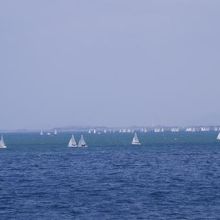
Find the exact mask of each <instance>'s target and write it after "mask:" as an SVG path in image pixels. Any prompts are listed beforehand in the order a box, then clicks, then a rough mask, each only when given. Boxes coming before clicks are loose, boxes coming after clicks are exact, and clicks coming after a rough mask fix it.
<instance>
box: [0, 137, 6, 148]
mask: <svg viewBox="0 0 220 220" xmlns="http://www.w3.org/2000/svg"><path fill="white" fill-rule="evenodd" d="M6 147H7V146H6V145H5V142H4V138H3V136H1V140H0V148H6Z"/></svg>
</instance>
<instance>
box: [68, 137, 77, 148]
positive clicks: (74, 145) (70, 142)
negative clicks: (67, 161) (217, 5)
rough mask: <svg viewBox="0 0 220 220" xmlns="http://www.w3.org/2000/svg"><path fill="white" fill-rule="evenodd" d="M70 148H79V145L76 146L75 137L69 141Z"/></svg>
mask: <svg viewBox="0 0 220 220" xmlns="http://www.w3.org/2000/svg"><path fill="white" fill-rule="evenodd" d="M68 147H77V144H76V141H75V138H74V135H72V137H71V138H70V141H69V144H68Z"/></svg>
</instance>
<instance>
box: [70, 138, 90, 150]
mask: <svg viewBox="0 0 220 220" xmlns="http://www.w3.org/2000/svg"><path fill="white" fill-rule="evenodd" d="M68 147H88V145H87V144H86V142H85V139H84V137H83V135H81V137H80V140H79V143H78V144H77V143H76V140H75V137H74V135H72V137H71V138H70V141H69V144H68Z"/></svg>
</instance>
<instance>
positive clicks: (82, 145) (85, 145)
mask: <svg viewBox="0 0 220 220" xmlns="http://www.w3.org/2000/svg"><path fill="white" fill-rule="evenodd" d="M78 147H88V146H87V144H86V142H85V140H84V137H83V135H81V138H80V140H79V143H78Z"/></svg>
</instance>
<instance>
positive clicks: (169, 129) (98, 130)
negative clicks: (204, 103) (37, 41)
mask: <svg viewBox="0 0 220 220" xmlns="http://www.w3.org/2000/svg"><path fill="white" fill-rule="evenodd" d="M41 130H42V131H43V132H44V133H47V132H49V133H50V132H51V133H52V132H54V131H55V130H56V131H57V132H88V133H94V134H95V133H107V132H119V133H132V132H134V131H137V132H145V133H147V132H181V131H185V132H200V131H201V132H208V131H216V132H217V131H220V125H219V126H213V125H210V126H203V125H201V126H198V125H197V126H160V125H158V126H128V127H126V126H124V127H123V126H118V127H108V126H66V127H54V128H50V129H46V128H41V129H11V130H9V129H7V130H6V129H0V133H33V132H40V131H41Z"/></svg>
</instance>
